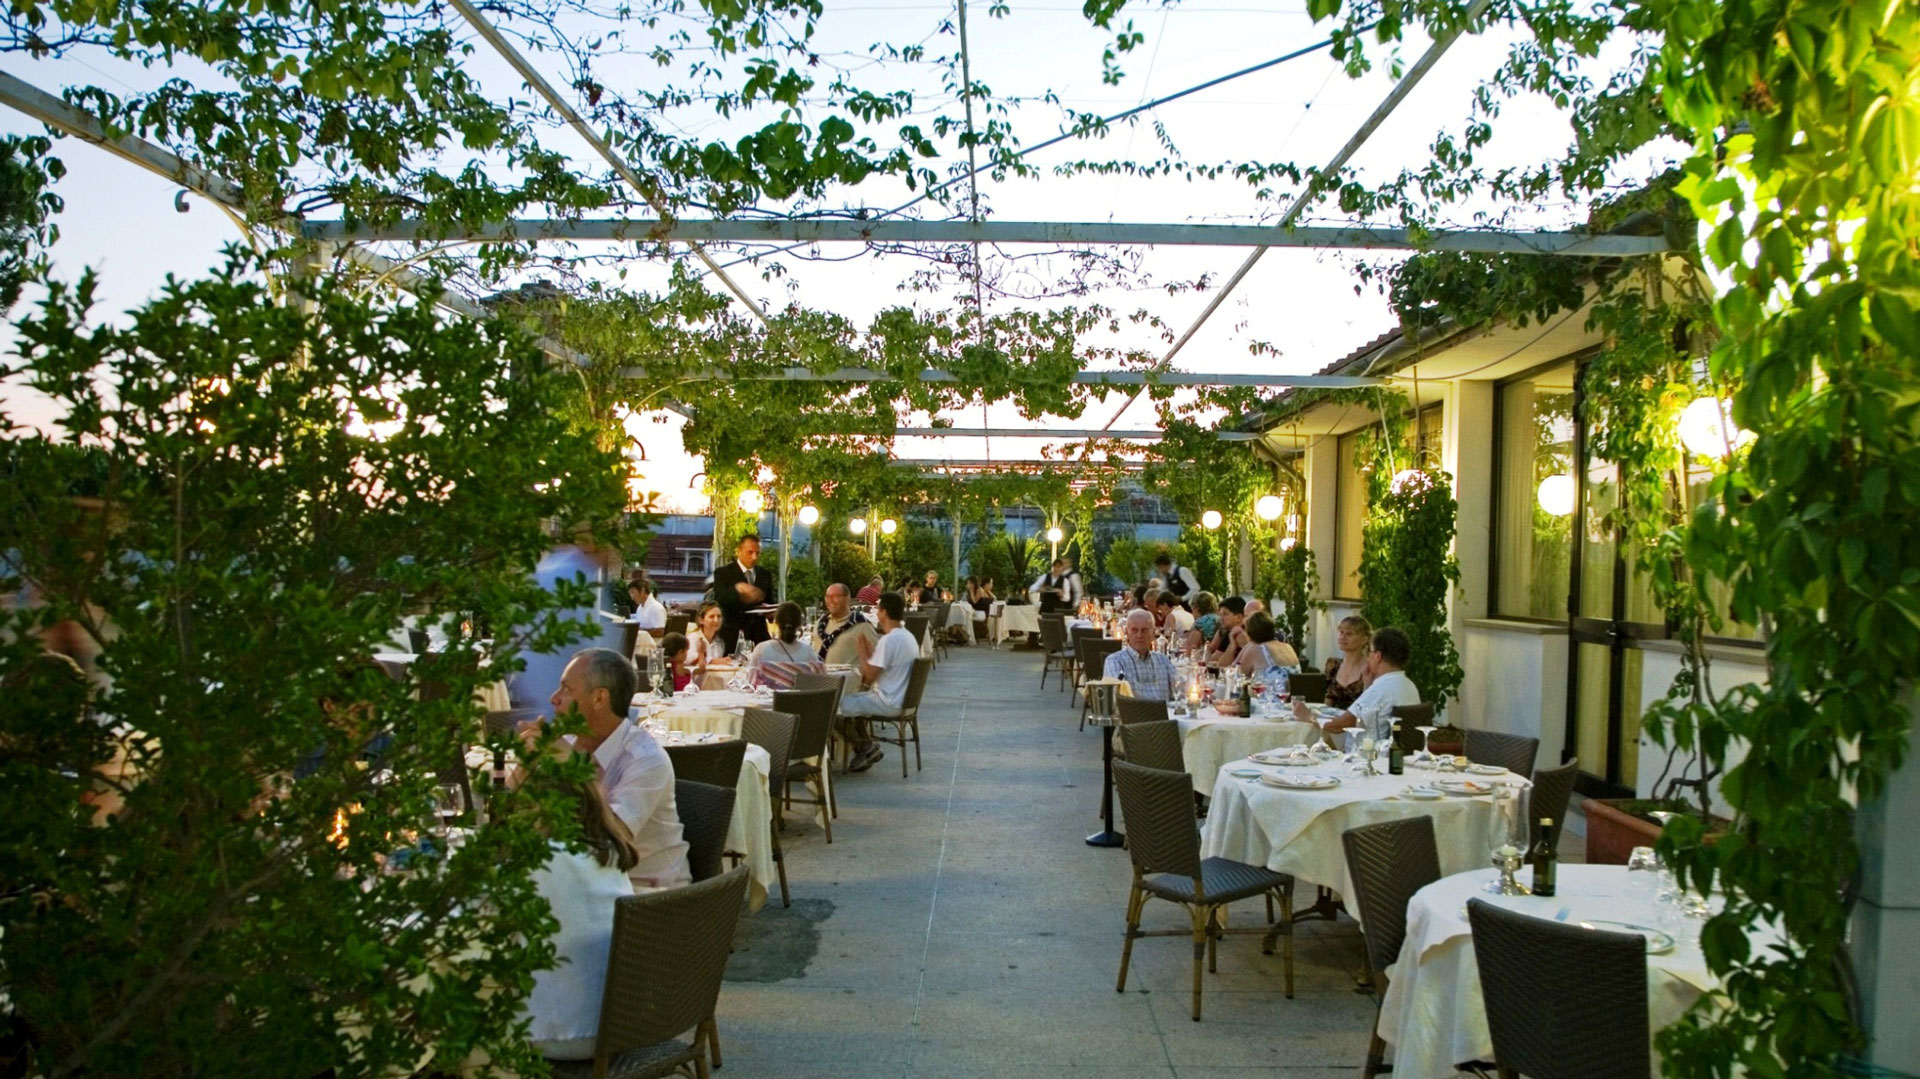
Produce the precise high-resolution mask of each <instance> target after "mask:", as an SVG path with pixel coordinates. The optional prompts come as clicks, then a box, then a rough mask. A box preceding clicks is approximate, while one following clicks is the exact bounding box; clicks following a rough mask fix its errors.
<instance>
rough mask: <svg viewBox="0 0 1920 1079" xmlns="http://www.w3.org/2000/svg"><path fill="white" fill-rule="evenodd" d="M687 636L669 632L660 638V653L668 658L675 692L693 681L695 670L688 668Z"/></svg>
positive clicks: (670, 678) (668, 674) (668, 669)
mask: <svg viewBox="0 0 1920 1079" xmlns="http://www.w3.org/2000/svg"><path fill="white" fill-rule="evenodd" d="M687 651H688V645H687V638H686V636H685V635H684V634H680V633H669V634H667V635H666V636H665V637H662V638H660V654H661V655H663V656H665V657H666V660H667V678H668V679H669V680H670V681H671V682H672V684H673V691H674V692H675V693H678V692H680V691H681V690H683V689H685V688H687V683H688V682H691V681H693V672H691V671H689V670H687Z"/></svg>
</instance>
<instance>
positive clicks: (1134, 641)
mask: <svg viewBox="0 0 1920 1079" xmlns="http://www.w3.org/2000/svg"><path fill="white" fill-rule="evenodd" d="M1101 674H1102V675H1104V676H1105V677H1107V678H1120V679H1125V680H1126V683H1127V685H1128V686H1129V687H1130V689H1131V691H1132V694H1133V696H1134V697H1135V698H1137V699H1139V700H1143V701H1170V700H1172V699H1173V698H1174V696H1175V695H1176V691H1175V675H1174V673H1173V661H1172V660H1169V659H1168V658H1167V657H1166V656H1164V655H1162V654H1160V653H1159V652H1156V651H1154V650H1153V615H1151V614H1149V613H1147V612H1146V611H1144V610H1139V609H1135V610H1131V611H1128V612H1127V643H1126V647H1124V648H1122V649H1120V651H1118V652H1115V653H1114V654H1112V655H1110V656H1108V657H1107V665H1106V667H1105V668H1104V669H1103V670H1102V671H1101Z"/></svg>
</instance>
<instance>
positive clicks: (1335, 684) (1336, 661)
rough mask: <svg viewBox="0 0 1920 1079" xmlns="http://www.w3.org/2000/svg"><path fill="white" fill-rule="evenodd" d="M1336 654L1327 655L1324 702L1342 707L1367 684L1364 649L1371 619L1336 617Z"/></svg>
mask: <svg viewBox="0 0 1920 1079" xmlns="http://www.w3.org/2000/svg"><path fill="white" fill-rule="evenodd" d="M1334 644H1335V645H1336V646H1338V647H1339V649H1340V654H1339V655H1337V656H1330V657H1328V659H1327V671H1326V674H1327V705H1328V707H1330V708H1346V707H1348V706H1349V705H1351V704H1353V702H1354V701H1356V700H1359V699H1360V693H1361V691H1362V690H1365V689H1366V688H1367V653H1368V652H1370V651H1372V650H1373V623H1371V622H1369V621H1367V620H1366V619H1364V618H1362V617H1360V616H1359V615H1357V614H1350V615H1348V616H1347V617H1345V618H1342V619H1341V620H1340V627H1339V629H1338V631H1337V632H1336V633H1335V634H1334Z"/></svg>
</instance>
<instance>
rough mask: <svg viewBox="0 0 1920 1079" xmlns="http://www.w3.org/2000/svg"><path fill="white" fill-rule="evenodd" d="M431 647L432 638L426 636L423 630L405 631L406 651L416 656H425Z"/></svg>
mask: <svg viewBox="0 0 1920 1079" xmlns="http://www.w3.org/2000/svg"><path fill="white" fill-rule="evenodd" d="M432 647H433V640H432V638H430V637H428V636H427V631H426V630H424V629H409V630H407V650H408V651H410V652H412V653H413V654H414V655H416V656H424V655H426V654H427V651H428V650H429V649H431V648H432Z"/></svg>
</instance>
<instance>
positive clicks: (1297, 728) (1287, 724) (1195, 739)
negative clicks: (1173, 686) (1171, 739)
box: [1174, 707, 1320, 794]
mask: <svg viewBox="0 0 1920 1079" xmlns="http://www.w3.org/2000/svg"><path fill="white" fill-rule="evenodd" d="M1174 722H1175V723H1178V724H1179V725H1180V749H1181V753H1182V755H1183V756H1184V757H1185V758H1186V762H1187V774H1188V775H1190V776H1192V777H1193V789H1194V790H1196V791H1198V792H1200V793H1201V794H1211V793H1213V784H1214V780H1215V779H1217V778H1218V777H1219V775H1220V767H1221V766H1222V765H1224V764H1226V763H1228V762H1229V761H1237V760H1243V759H1245V758H1247V757H1249V756H1252V755H1253V754H1255V753H1259V752H1262V751H1263V750H1268V749H1277V748H1281V747H1289V748H1290V747H1292V746H1304V745H1311V744H1313V742H1314V741H1315V740H1317V739H1318V738H1319V737H1320V728H1319V727H1317V726H1315V725H1314V724H1312V723H1298V722H1295V721H1294V720H1292V719H1242V718H1241V717H1239V716H1223V715H1221V714H1220V713H1219V712H1216V711H1214V710H1213V708H1211V707H1207V708H1203V709H1201V710H1200V714H1199V715H1197V716H1195V717H1193V718H1191V719H1180V718H1176V719H1175V720H1174Z"/></svg>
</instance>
